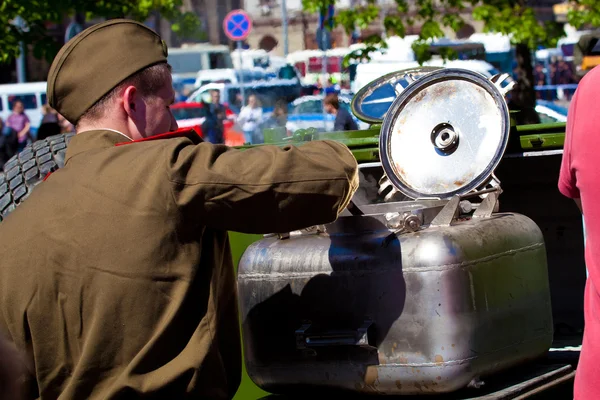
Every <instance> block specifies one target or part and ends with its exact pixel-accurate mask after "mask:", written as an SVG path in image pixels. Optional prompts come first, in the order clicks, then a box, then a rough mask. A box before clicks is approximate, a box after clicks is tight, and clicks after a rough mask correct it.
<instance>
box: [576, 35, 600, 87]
mask: <svg viewBox="0 0 600 400" xmlns="http://www.w3.org/2000/svg"><path fill="white" fill-rule="evenodd" d="M599 40H600V31H596V32H592V33H589V34H586V35H583V36H581V38H579V41H578V42H577V44H576V45H575V47H574V49H573V62H574V63H575V66H576V68H577V75H578V76H579V77H582V76H584V75H585V74H586V73H587V72H589V71H590V70H591V69H592V68H594V67H595V66H597V65H600V43H599Z"/></svg>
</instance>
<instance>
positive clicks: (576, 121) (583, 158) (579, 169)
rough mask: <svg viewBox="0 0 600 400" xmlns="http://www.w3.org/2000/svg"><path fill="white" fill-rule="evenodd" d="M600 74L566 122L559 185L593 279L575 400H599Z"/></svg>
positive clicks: (590, 78)
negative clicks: (573, 211) (582, 237)
mask: <svg viewBox="0 0 600 400" xmlns="http://www.w3.org/2000/svg"><path fill="white" fill-rule="evenodd" d="M598 87H600V68H594V69H593V70H592V71H590V72H589V73H588V74H587V75H586V76H585V77H584V78H583V79H582V80H581V82H580V83H579V86H578V88H577V90H576V92H575V95H574V96H573V99H572V100H571V105H570V107H569V112H568V116H567V132H566V136H565V144H564V151H563V158H562V165H561V169H560V177H559V180H558V189H559V190H560V192H561V193H562V194H563V195H565V196H567V197H569V198H572V199H573V200H575V202H576V203H577V205H578V206H579V209H580V210H581V212H582V213H583V218H584V221H585V233H586V243H585V263H586V265H587V269H588V274H589V275H588V279H587V283H586V286H585V293H584V300H583V308H584V316H585V329H584V333H583V345H582V349H581V355H580V358H579V365H578V367H577V373H576V376H575V387H574V395H575V399H576V400H588V399H590V400H591V399H593V400H596V399H600V364H599V363H598V359H599V357H600V292H599V291H598V289H599V288H600V157H599V156H598V149H600V112H599V111H598Z"/></svg>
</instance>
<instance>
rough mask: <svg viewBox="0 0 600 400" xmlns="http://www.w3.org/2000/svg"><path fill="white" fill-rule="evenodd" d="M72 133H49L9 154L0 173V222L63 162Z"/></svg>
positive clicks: (63, 163)
mask: <svg viewBox="0 0 600 400" xmlns="http://www.w3.org/2000/svg"><path fill="white" fill-rule="evenodd" d="M73 136H75V134H74V133H67V134H61V135H54V136H50V137H48V138H46V139H44V140H38V141H36V142H34V143H33V144H30V145H28V146H27V147H25V148H24V149H23V151H21V152H20V153H19V154H16V155H14V156H13V157H11V158H10V159H9V160H8V161H7V162H6V163H5V164H4V168H3V171H2V172H0V221H2V220H3V219H4V218H6V216H7V215H8V214H10V213H11V212H12V211H13V210H14V209H15V208H16V207H17V206H18V205H19V204H21V203H23V202H24V201H25V199H27V197H29V195H30V194H31V191H32V190H33V188H34V187H36V186H37V185H38V184H40V182H42V181H43V180H44V178H45V177H46V175H48V173H50V172H54V171H56V170H57V169H59V168H62V167H63V166H64V165H65V153H66V151H67V145H68V144H69V141H70V140H71V138H72V137H73Z"/></svg>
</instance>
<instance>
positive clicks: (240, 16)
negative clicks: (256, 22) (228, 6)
mask: <svg viewBox="0 0 600 400" xmlns="http://www.w3.org/2000/svg"><path fill="white" fill-rule="evenodd" d="M223 30H224V31H225V36H227V37H228V38H229V39H230V40H233V41H235V42H237V49H238V52H239V54H240V89H241V93H242V107H243V106H244V105H246V95H245V92H244V76H243V69H244V65H243V61H242V42H243V41H244V40H246V39H247V38H248V36H249V35H250V32H251V31H252V19H251V18H250V16H249V15H248V13H246V12H245V11H244V10H233V11H231V12H229V13H228V14H227V15H226V16H225V19H224V20H223ZM240 108H241V107H240Z"/></svg>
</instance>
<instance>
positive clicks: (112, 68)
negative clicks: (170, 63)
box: [46, 19, 167, 123]
mask: <svg viewBox="0 0 600 400" xmlns="http://www.w3.org/2000/svg"><path fill="white" fill-rule="evenodd" d="M162 62H167V46H166V44H165V42H164V41H163V40H162V39H161V38H160V36H158V34H156V32H154V31H153V30H151V29H150V28H148V27H146V26H145V25H143V24H141V23H139V22H136V21H132V20H128V19H113V20H109V21H105V22H102V23H99V24H96V25H93V26H91V27H89V28H87V29H86V30H84V31H83V32H81V33H80V34H78V35H77V36H75V37H74V38H73V39H71V40H69V41H68V42H67V43H66V44H65V45H64V46H63V47H62V49H61V50H60V51H59V52H58V54H57V55H56V58H55V59H54V61H53V62H52V66H51V67H50V72H49V73H48V86H47V93H46V95H47V98H48V104H50V106H51V107H52V108H54V109H55V110H57V111H58V112H59V113H60V114H62V115H63V116H64V117H65V118H66V119H67V120H68V121H69V122H71V123H76V122H77V121H78V120H79V118H80V117H81V116H82V115H83V114H85V112H86V111H87V110H89V109H90V108H91V107H92V106H93V105H94V104H96V102H97V101H98V100H100V99H101V98H102V97H103V96H104V95H105V94H107V93H108V92H110V91H111V90H112V89H114V88H115V87H116V86H118V85H119V83H121V82H122V81H123V80H125V79H127V78H128V77H130V76H131V75H133V74H135V73H136V72H139V71H141V70H142V69H144V68H146V67H149V66H152V65H155V64H158V63H162Z"/></svg>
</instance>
